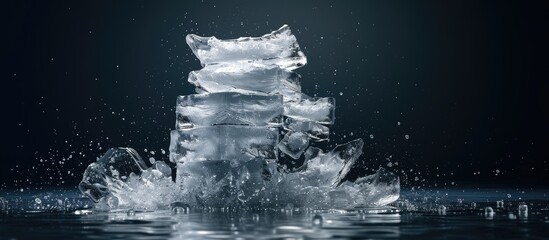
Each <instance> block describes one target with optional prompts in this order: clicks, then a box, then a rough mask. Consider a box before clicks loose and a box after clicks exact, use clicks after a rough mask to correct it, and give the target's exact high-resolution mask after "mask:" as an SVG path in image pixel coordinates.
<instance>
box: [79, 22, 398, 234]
mask: <svg viewBox="0 0 549 240" xmlns="http://www.w3.org/2000/svg"><path fill="white" fill-rule="evenodd" d="M187 43H188V44H189V46H190V47H191V49H192V51H193V53H194V54H195V55H196V57H197V58H198V59H199V60H200V62H201V64H202V66H203V68H202V69H201V70H197V71H193V72H191V73H190V74H189V78H188V81H189V82H190V83H191V84H193V85H194V86H195V87H196V92H197V93H198V94H191V95H185V96H179V97H178V98H177V104H176V129H175V130H172V131H171V134H170V147H169V160H170V161H171V162H172V163H171V164H172V165H173V164H175V167H176V168H175V169H172V168H171V167H170V166H169V165H168V164H167V163H166V162H165V161H163V160H160V159H152V160H151V161H150V163H151V164H152V166H151V167H150V168H147V167H146V166H145V163H144V162H143V160H141V157H139V155H138V154H137V152H135V151H134V150H133V149H130V148H117V149H111V150H109V151H108V152H107V153H106V154H105V155H104V156H103V157H102V158H100V159H99V160H98V161H97V162H96V163H92V164H91V165H90V166H89V167H88V169H87V170H86V172H85V173H84V177H83V180H82V182H81V183H80V186H79V187H80V190H81V191H82V192H83V193H84V194H86V195H87V196H89V197H90V198H92V199H93V200H94V201H95V202H97V204H96V208H98V209H113V208H126V209H131V210H132V211H135V210H141V209H145V210H151V209H171V210H172V212H173V213H174V214H178V213H182V212H188V211H189V210H188V209H189V208H194V207H201V208H225V207H231V208H243V209H251V208H253V209H257V208H270V207H277V208H284V209H288V210H289V211H292V210H293V209H294V208H295V207H305V208H316V209H320V208H352V207H368V206H384V205H387V204H390V203H392V202H394V201H396V200H397V199H398V198H399V196H400V182H399V177H398V176H397V175H395V174H394V173H392V172H390V171H388V170H386V169H384V168H379V169H378V170H377V171H375V172H374V173H373V174H371V175H367V176H354V175H353V176H351V174H350V173H351V172H352V170H353V169H358V168H359V166H358V165H359V164H357V162H360V161H359V160H360V156H361V155H362V149H363V146H364V142H363V141H362V139H356V140H352V141H349V142H348V143H345V144H340V145H337V146H335V147H334V148H333V149H332V150H331V151H327V152H326V151H324V150H322V149H320V148H319V147H317V146H318V145H317V144H320V143H319V142H322V141H326V140H328V137H329V133H330V131H329V128H328V127H327V126H325V125H330V124H333V123H334V120H335V99H334V98H332V97H314V98H312V97H309V96H307V95H306V94H304V93H302V92H301V77H300V76H299V74H297V73H294V72H292V70H294V69H296V68H299V67H301V66H304V65H305V64H306V63H307V60H306V57H305V55H304V54H303V52H301V50H300V48H299V45H298V43H297V40H296V38H295V36H294V35H293V34H292V32H291V31H290V28H289V27H288V26H287V25H284V26H283V27H282V28H280V29H279V30H276V31H274V32H272V33H270V34H267V35H264V36H262V37H247V38H238V39H230V40H220V39H217V38H215V37H199V36H196V35H188V36H187ZM371 137H372V136H371ZM155 158H156V156H155ZM285 160H290V161H294V160H295V161H303V164H302V165H301V166H298V167H297V168H296V169H293V170H289V169H287V168H286V166H285V165H284V161H285ZM174 170H175V176H174V177H172V171H174ZM359 172H360V171H359ZM357 177H358V178H357ZM173 180H175V181H173ZM316 222H318V221H316ZM320 222H322V220H320ZM313 224H317V223H315V221H313ZM317 225H318V224H317Z"/></svg>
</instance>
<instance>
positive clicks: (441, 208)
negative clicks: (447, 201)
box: [437, 205, 446, 215]
mask: <svg viewBox="0 0 549 240" xmlns="http://www.w3.org/2000/svg"><path fill="white" fill-rule="evenodd" d="M437 212H438V215H446V206H444V205H440V206H438V209H437Z"/></svg>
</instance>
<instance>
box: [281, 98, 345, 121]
mask: <svg viewBox="0 0 549 240" xmlns="http://www.w3.org/2000/svg"><path fill="white" fill-rule="evenodd" d="M284 115H285V116H288V117H291V118H294V119H298V120H303V121H315V122H318V123H322V124H333V123H334V119H335V99H334V98H332V97H325V98H305V99H301V100H299V101H295V102H286V103H284Z"/></svg>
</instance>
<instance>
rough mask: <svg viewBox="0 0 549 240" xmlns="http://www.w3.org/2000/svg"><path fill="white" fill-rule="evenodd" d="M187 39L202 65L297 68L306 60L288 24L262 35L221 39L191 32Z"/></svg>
mask: <svg viewBox="0 0 549 240" xmlns="http://www.w3.org/2000/svg"><path fill="white" fill-rule="evenodd" d="M186 41H187V44H188V45H189V47H190V48H191V50H192V51H193V53H194V55H196V57H197V58H198V59H199V60H200V63H201V64H202V65H203V66H207V65H211V64H216V63H223V62H259V63H262V64H266V65H268V64H275V65H278V66H280V67H282V68H288V69H295V68H299V67H301V66H303V65H305V64H306V63H307V58H306V57H305V55H304V54H303V52H301V50H300V48H299V44H298V43H297V39H296V37H295V36H294V35H293V34H292V32H291V30H290V27H288V25H284V26H282V27H281V28H280V29H278V30H276V31H273V32H272V33H270V34H266V35H263V36H261V37H241V38H238V39H229V40H220V39H217V38H216V37H199V36H196V35H194V34H189V35H187V38H186Z"/></svg>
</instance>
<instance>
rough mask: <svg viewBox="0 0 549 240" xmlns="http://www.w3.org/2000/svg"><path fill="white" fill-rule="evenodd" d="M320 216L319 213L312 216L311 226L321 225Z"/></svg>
mask: <svg viewBox="0 0 549 240" xmlns="http://www.w3.org/2000/svg"><path fill="white" fill-rule="evenodd" d="M322 221H323V219H322V216H320V215H315V216H314V217H313V227H322Z"/></svg>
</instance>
